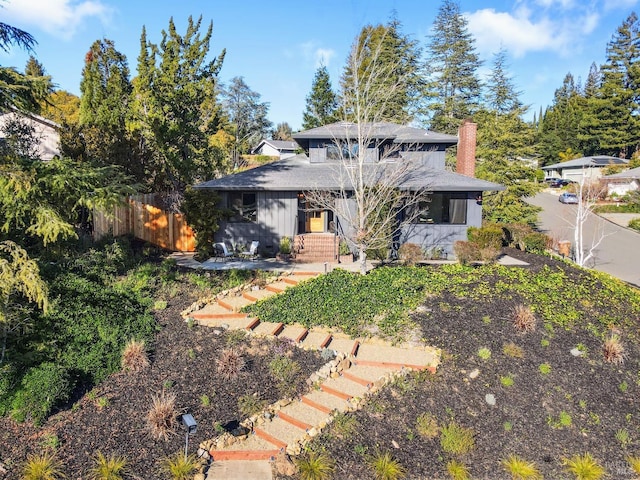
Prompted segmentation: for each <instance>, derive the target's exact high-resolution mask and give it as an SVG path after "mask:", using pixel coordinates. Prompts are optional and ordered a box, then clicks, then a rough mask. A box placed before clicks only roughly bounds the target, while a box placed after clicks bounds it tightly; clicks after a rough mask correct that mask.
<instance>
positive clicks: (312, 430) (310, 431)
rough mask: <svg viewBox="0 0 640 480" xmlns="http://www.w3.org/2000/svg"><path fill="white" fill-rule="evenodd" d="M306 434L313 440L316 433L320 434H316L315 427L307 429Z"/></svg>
mask: <svg viewBox="0 0 640 480" xmlns="http://www.w3.org/2000/svg"><path fill="white" fill-rule="evenodd" d="M307 433H308V434H309V436H310V437H311V438H313V437H315V436H317V435H318V433H320V432H318V429H317V428H316V427H312V428H310V429H309V431H308V432H307Z"/></svg>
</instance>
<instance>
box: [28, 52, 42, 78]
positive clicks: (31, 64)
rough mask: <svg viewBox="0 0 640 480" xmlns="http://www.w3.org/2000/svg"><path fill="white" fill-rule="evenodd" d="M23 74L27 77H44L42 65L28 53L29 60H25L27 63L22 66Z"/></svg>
mask: <svg viewBox="0 0 640 480" xmlns="http://www.w3.org/2000/svg"><path fill="white" fill-rule="evenodd" d="M24 74H25V75H27V76H29V77H44V76H45V72H44V67H43V66H42V64H41V63H40V62H39V61H38V60H36V57H34V56H33V55H29V60H27V65H26V66H25V68H24Z"/></svg>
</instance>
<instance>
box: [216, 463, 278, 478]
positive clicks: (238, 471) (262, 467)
mask: <svg viewBox="0 0 640 480" xmlns="http://www.w3.org/2000/svg"><path fill="white" fill-rule="evenodd" d="M247 479H251V480H273V473H272V470H271V462H269V461H267V460H262V461H247V460H235V461H225V462H213V463H212V464H211V466H210V467H209V471H208V472H207V478H206V480H247Z"/></svg>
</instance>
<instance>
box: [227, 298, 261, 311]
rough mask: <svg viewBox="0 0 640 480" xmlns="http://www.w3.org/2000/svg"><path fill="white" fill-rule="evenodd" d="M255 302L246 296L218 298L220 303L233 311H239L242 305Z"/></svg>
mask: <svg viewBox="0 0 640 480" xmlns="http://www.w3.org/2000/svg"><path fill="white" fill-rule="evenodd" d="M252 303H253V302H252V301H251V300H247V299H246V298H244V297H224V298H219V299H218V304H219V305H221V306H223V307H225V308H228V309H229V310H231V311H232V312H239V311H240V309H241V308H242V307H246V306H247V305H251V304H252Z"/></svg>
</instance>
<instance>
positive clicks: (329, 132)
mask: <svg viewBox="0 0 640 480" xmlns="http://www.w3.org/2000/svg"><path fill="white" fill-rule="evenodd" d="M360 128H362V129H364V131H365V132H366V134H365V135H366V136H367V137H369V138H375V139H379V140H385V139H386V140H392V141H393V142H394V143H437V144H442V145H446V146H450V145H455V144H456V143H458V137H456V136H455V135H447V134H444V133H437V132H432V131H430V130H424V129H422V128H415V127H410V126H407V125H398V124H396V123H389V122H378V123H365V124H361V125H360ZM357 129H358V125H357V124H355V123H351V122H336V123H331V124H329V125H324V126H322V127H317V128H312V129H310V130H305V131H304V132H299V133H294V134H293V138H294V140H295V141H296V142H298V143H299V144H300V146H301V147H302V148H304V149H308V148H309V140H311V139H318V140H321V139H345V138H357V133H358V130H357Z"/></svg>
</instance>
